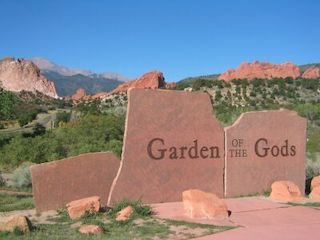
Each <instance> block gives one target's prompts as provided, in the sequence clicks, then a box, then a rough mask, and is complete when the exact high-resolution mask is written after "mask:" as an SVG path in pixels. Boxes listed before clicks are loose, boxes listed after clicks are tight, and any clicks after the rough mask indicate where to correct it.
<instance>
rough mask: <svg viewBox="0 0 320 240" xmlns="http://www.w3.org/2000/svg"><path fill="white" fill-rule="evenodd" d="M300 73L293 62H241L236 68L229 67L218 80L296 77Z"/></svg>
mask: <svg viewBox="0 0 320 240" xmlns="http://www.w3.org/2000/svg"><path fill="white" fill-rule="evenodd" d="M300 75H301V73H300V69H299V68H298V66H296V65H295V64H293V63H290V62H287V63H283V64H271V63H266V62H258V61H256V62H253V63H247V62H245V63H242V64H241V65H240V66H239V68H237V69H230V70H227V71H226V72H224V73H223V74H221V75H220V76H219V78H218V79H219V80H225V81H230V80H232V79H248V80H252V79H255V78H263V79H272V78H287V77H291V78H293V79H296V78H297V77H299V76H300Z"/></svg>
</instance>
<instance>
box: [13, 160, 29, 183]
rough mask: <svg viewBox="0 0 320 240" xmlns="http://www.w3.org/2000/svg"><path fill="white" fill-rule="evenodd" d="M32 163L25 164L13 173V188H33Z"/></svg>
mask: <svg viewBox="0 0 320 240" xmlns="http://www.w3.org/2000/svg"><path fill="white" fill-rule="evenodd" d="M31 165H32V163H30V162H24V163H22V164H21V165H20V166H19V167H18V168H17V169H16V170H14V172H13V176H12V186H13V187H16V188H23V187H31V185H32V182H31V174H30V169H29V168H30V166H31Z"/></svg>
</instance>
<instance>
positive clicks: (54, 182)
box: [30, 152, 120, 212]
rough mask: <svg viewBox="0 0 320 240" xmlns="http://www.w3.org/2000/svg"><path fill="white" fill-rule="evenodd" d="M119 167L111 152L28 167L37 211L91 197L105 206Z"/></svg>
mask: <svg viewBox="0 0 320 240" xmlns="http://www.w3.org/2000/svg"><path fill="white" fill-rule="evenodd" d="M119 165H120V160H119V159H117V157H116V156H115V155H114V154H113V153H111V152H98V153H88V154H82V155H79V156H76V157H70V158H67V159H63V160H59V161H53V162H49V163H43V164H38V165H33V166H31V167H30V170H31V175H32V186H33V187H32V189H33V198H34V202H35V206H36V210H37V212H43V211H46V210H56V209H59V208H63V207H65V205H66V204H67V203H69V202H70V201H73V200H76V199H81V198H86V197H91V196H99V197H100V198H101V203H102V204H106V203H107V197H108V194H109V190H110V187H111V184H112V182H113V179H114V177H115V176H116V174H117V171H118V168H119Z"/></svg>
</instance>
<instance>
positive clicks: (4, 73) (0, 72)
mask: <svg viewBox="0 0 320 240" xmlns="http://www.w3.org/2000/svg"><path fill="white" fill-rule="evenodd" d="M0 87H2V88H3V89H5V90H8V91H13V92H21V91H23V90H25V91H29V92H37V91H38V92H41V93H43V94H45V95H47V96H50V97H54V98H57V97H58V95H57V92H56V89H55V85H54V83H53V82H51V81H49V80H48V79H47V78H46V77H44V76H43V75H41V74H40V70H39V68H38V67H37V66H36V65H35V64H34V63H33V62H31V61H28V60H24V59H14V58H5V59H3V60H1V61H0Z"/></svg>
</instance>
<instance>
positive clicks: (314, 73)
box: [302, 66, 320, 78]
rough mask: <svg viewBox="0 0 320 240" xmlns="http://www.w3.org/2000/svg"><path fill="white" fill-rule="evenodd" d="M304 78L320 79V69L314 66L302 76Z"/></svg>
mask: <svg viewBox="0 0 320 240" xmlns="http://www.w3.org/2000/svg"><path fill="white" fill-rule="evenodd" d="M302 78H320V67H316V66H312V67H309V68H307V70H306V71H305V72H304V73H303V74H302Z"/></svg>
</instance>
